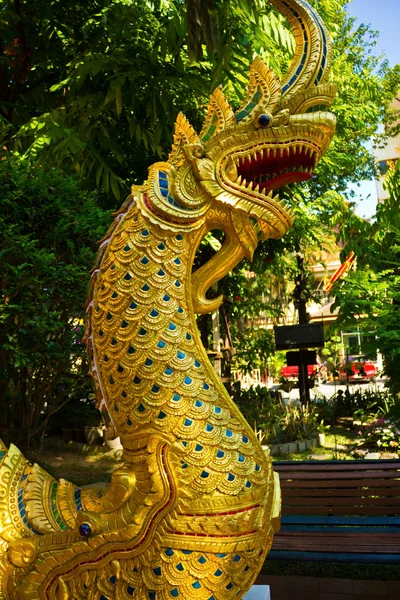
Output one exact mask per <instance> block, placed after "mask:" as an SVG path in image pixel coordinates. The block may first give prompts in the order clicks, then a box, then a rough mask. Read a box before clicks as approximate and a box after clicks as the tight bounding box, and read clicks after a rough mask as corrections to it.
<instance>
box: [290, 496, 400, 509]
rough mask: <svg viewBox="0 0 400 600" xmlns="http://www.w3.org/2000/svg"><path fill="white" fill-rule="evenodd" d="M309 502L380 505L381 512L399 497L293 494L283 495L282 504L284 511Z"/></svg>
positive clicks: (314, 504) (337, 504)
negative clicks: (343, 496) (302, 495)
mask: <svg viewBox="0 0 400 600" xmlns="http://www.w3.org/2000/svg"><path fill="white" fill-rule="evenodd" d="M310 502H313V506H381V507H382V512H384V511H385V510H386V507H388V506H399V505H400V498H399V497H391V498H385V499H383V498H370V497H367V498H363V497H362V496H359V497H352V498H332V497H325V498H323V497H314V498H312V497H311V496H310V497H309V498H302V497H297V498H296V497H295V496H291V497H288V496H286V495H285V496H283V498H282V506H283V507H284V508H285V512H286V513H288V512H289V511H290V507H291V506H310Z"/></svg>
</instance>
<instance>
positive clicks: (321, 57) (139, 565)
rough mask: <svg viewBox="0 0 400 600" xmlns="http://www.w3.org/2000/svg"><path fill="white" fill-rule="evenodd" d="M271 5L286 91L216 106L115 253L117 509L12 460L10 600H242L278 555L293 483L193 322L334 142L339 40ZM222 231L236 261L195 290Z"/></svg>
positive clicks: (110, 373) (97, 352)
mask: <svg viewBox="0 0 400 600" xmlns="http://www.w3.org/2000/svg"><path fill="white" fill-rule="evenodd" d="M273 3H274V4H275V5H276V6H277V7H278V8H280V9H281V10H282V12H284V14H285V15H286V16H287V17H288V19H289V21H290V22H291V23H292V25H293V27H294V30H295V34H296V41H297V53H296V56H295V59H294V63H293V66H292V68H291V70H290V71H289V74H288V76H287V77H286V80H285V81H284V82H283V83H282V84H281V83H280V82H279V81H278V79H277V78H276V76H275V75H274V73H273V72H272V71H270V70H269V69H267V68H266V67H265V66H264V64H263V63H262V62H261V61H260V59H258V58H257V59H256V60H255V61H254V63H253V65H252V68H251V74H250V84H249V88H248V94H247V97H246V99H245V101H244V103H243V106H242V107H241V109H240V110H239V112H238V113H236V114H234V113H233V111H232V109H231V108H230V106H229V104H228V103H227V102H226V100H225V98H224V96H223V94H222V91H221V90H220V89H217V90H216V91H215V92H214V94H213V95H212V96H211V99H210V103H209V109H208V115H207V117H206V120H205V123H204V126H203V129H202V131H201V133H200V134H199V135H198V134H197V133H196V132H195V131H194V130H193V128H192V127H191V125H190V124H189V123H188V122H187V121H186V119H185V117H184V116H183V115H179V116H178V119H177V123H176V130H175V143H174V147H173V149H172V152H171V154H170V156H169V159H168V161H167V162H164V163H156V164H154V165H153V166H152V167H151V168H150V170H149V179H148V181H147V182H146V183H145V184H144V185H143V186H134V187H133V188H132V193H131V195H130V196H129V197H128V199H127V200H126V202H125V203H124V205H123V206H122V207H121V209H120V210H119V211H118V213H117V214H116V215H115V220H114V223H113V225H112V226H111V228H110V230H109V232H108V233H107V235H106V237H105V238H104V240H103V241H102V242H101V246H100V252H99V256H98V261H97V264H96V267H95V269H94V271H93V274H92V279H91V293H90V297H89V300H88V302H87V311H88V327H87V333H86V339H87V344H88V348H89V353H90V357H91V362H92V375H93V379H94V382H95V386H96V392H97V400H98V407H99V408H100V409H101V410H104V411H106V413H107V415H109V418H110V420H111V422H112V425H113V427H114V428H115V432H116V434H117V435H119V436H120V437H121V442H122V445H123V447H124V459H125V462H124V464H123V466H122V467H121V468H119V469H117V471H115V472H114V474H113V477H112V482H111V484H110V486H109V487H108V488H107V489H105V490H104V491H101V492H99V491H98V490H97V489H83V490H81V489H79V488H77V487H76V486H74V485H73V484H72V483H70V482H67V481H64V480H59V481H57V480H55V479H53V478H52V477H50V476H49V475H48V474H47V473H46V472H45V471H43V470H42V469H41V468H40V467H39V466H38V465H31V464H30V463H28V462H27V461H26V459H25V458H24V457H23V456H22V455H21V454H20V452H19V451H18V450H17V449H16V448H15V447H14V446H11V448H10V449H8V450H7V449H6V448H5V447H0V461H1V467H0V544H1V545H0V599H1V600H3V599H4V600H16V599H18V600H39V599H46V600H53V599H54V600H70V599H71V600H72V599H74V600H75V599H76V600H81V599H86V598H88V599H90V600H111V599H116V600H117V599H118V600H120V599H129V598H131V597H133V598H137V599H139V600H148V599H150V600H152V599H154V600H167V599H168V600H170V599H171V598H184V599H186V600H193V599H196V598H198V599H199V600H229V599H234V598H240V597H242V596H243V594H244V593H245V592H246V591H247V590H248V589H249V588H250V587H251V585H252V583H253V582H254V580H255V577H256V576H257V574H258V572H259V570H260V568H261V566H262V563H263V561H264V559H265V556H266V554H267V552H268V550H269V549H270V547H271V544H272V539H273V533H274V531H276V530H277V529H278V528H279V514H280V489H279V480H278V478H277V476H276V475H274V473H273V470H272V465H271V459H270V457H269V455H268V454H267V453H266V452H264V451H263V450H262V448H261V446H260V444H259V443H258V440H257V439H256V437H255V435H254V432H253V431H252V430H251V428H250V427H249V425H248V424H247V423H246V421H245V420H244V418H243V417H242V415H241V414H240V412H239V411H238V409H237V408H236V406H235V404H234V403H233V402H232V400H231V399H230V397H229V396H228V394H227V392H226V390H225V388H224V387H223V385H222V384H221V382H220V380H219V378H218V377H217V376H216V373H215V372H214V370H213V368H212V366H211V365H210V363H209V361H208V359H207V355H206V352H205V350H204V348H203V346H202V344H201V341H200V337H199V334H198V330H197V327H196V322H195V315H196V314H198V313H205V312H209V311H211V310H215V309H216V308H218V306H219V304H220V303H221V298H217V299H215V300H208V299H207V298H206V292H207V290H208V289H209V288H210V286H211V285H213V283H215V282H216V281H218V280H219V279H221V278H222V277H223V276H224V275H225V274H226V273H228V272H229V271H230V270H231V269H232V268H233V267H234V266H235V265H236V264H237V263H238V262H239V261H240V260H241V259H242V258H243V257H245V256H246V257H249V258H251V256H252V254H253V252H254V249H255V248H256V245H257V242H258V240H259V239H261V238H266V237H274V238H279V237H281V236H282V235H283V234H284V233H285V232H286V231H287V229H288V228H289V227H290V225H291V222H292V217H291V215H290V211H288V210H287V208H286V207H285V206H284V205H283V204H282V203H281V202H280V201H279V198H278V197H277V196H274V193H275V192H274V190H275V189H277V188H279V187H281V186H282V185H286V184H287V183H291V182H294V181H303V180H307V179H309V178H310V177H311V173H312V170H313V168H314V167H315V165H316V163H317V161H318V160H319V158H320V157H321V156H322V154H323V153H324V151H325V150H326V148H327V146H328V144H329V142H330V139H331V137H332V135H333V131H334V117H333V116H332V115H331V114H330V113H328V112H325V111H318V112H313V113H309V112H306V111H307V110H308V109H309V108H312V107H314V106H317V105H321V104H326V105H328V104H329V103H330V102H331V101H332V99H333V96H334V89H333V87H332V86H329V85H327V84H325V83H324V79H325V77H326V76H327V71H328V67H329V41H328V38H327V34H326V32H325V29H324V27H323V25H322V24H321V23H320V21H319V20H318V17H317V15H316V14H315V12H314V11H313V9H311V8H310V7H309V6H308V4H307V3H306V2H303V0H285V1H283V0H274V1H273ZM311 42H312V43H311ZM312 44H313V46H312ZM324 44H325V54H324V53H323V49H324ZM304 56H305V57H306V58H304ZM213 229H221V230H222V231H224V232H225V241H224V243H223V246H222V248H221V250H220V251H219V252H218V253H217V254H216V255H215V256H214V257H213V258H212V259H211V260H210V261H209V262H208V263H207V264H205V265H204V266H203V267H201V268H200V269H199V270H198V271H196V272H194V273H192V265H193V261H194V256H195V253H196V250H197V248H198V246H199V244H200V243H201V241H202V239H203V238H204V236H205V235H206V234H207V232H209V231H211V230H213ZM1 553H2V554H1Z"/></svg>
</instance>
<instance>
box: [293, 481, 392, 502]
mask: <svg viewBox="0 0 400 600" xmlns="http://www.w3.org/2000/svg"><path fill="white" fill-rule="evenodd" d="M359 496H363V497H369V496H379V497H380V498H381V497H386V496H388V500H389V497H391V496H398V497H400V487H398V488H390V487H387V488H371V489H366V488H361V487H359V486H358V485H357V488H356V489H353V488H352V489H349V488H336V489H332V488H328V489H326V488H322V489H315V488H314V489H312V488H306V489H301V488H295V489H291V488H285V498H292V497H294V498H299V497H307V498H313V499H314V498H320V497H321V498H327V497H328V498H353V497H356V498H358V497H359Z"/></svg>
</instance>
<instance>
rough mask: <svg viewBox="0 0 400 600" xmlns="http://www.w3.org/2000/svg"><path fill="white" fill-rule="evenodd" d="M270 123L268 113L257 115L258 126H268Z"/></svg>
mask: <svg viewBox="0 0 400 600" xmlns="http://www.w3.org/2000/svg"><path fill="white" fill-rule="evenodd" d="M270 123H271V117H270V116H268V115H260V116H259V117H258V124H259V125H260V127H268V125H269V124H270Z"/></svg>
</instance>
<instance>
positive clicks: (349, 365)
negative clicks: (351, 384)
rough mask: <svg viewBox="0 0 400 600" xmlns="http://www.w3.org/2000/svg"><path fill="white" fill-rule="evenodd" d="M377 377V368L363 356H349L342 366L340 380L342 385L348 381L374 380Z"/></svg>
mask: <svg viewBox="0 0 400 600" xmlns="http://www.w3.org/2000/svg"><path fill="white" fill-rule="evenodd" d="M376 375H377V370H376V366H375V365H374V363H373V362H372V361H370V360H365V358H364V357H363V356H349V358H348V359H347V361H346V362H345V363H343V364H342V365H341V366H340V369H339V379H340V381H341V382H342V383H345V382H346V381H347V377H348V379H349V381H354V380H355V379H357V380H363V379H373V378H374V377H376Z"/></svg>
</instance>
